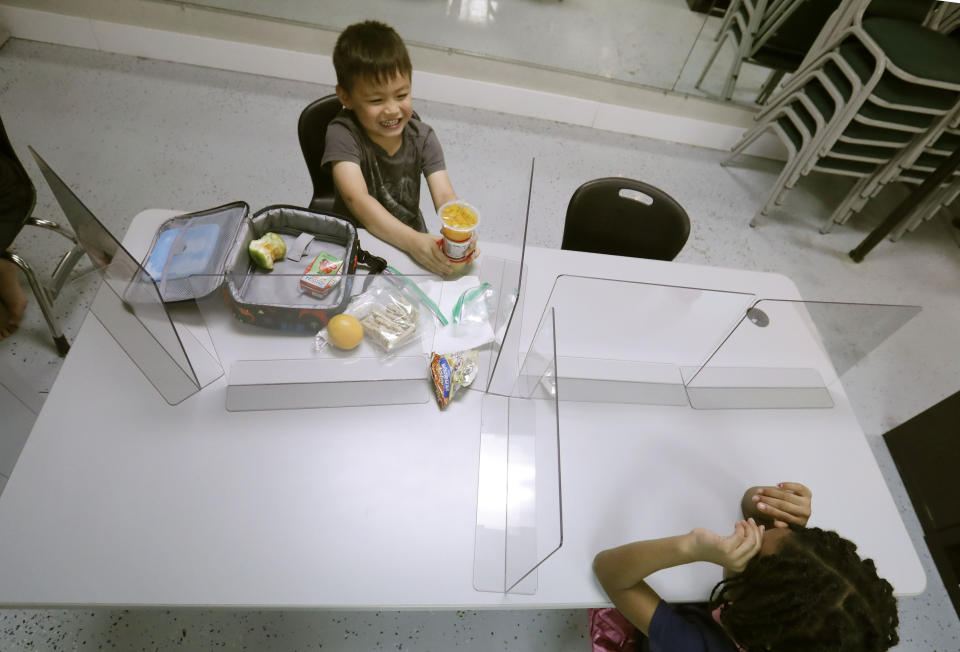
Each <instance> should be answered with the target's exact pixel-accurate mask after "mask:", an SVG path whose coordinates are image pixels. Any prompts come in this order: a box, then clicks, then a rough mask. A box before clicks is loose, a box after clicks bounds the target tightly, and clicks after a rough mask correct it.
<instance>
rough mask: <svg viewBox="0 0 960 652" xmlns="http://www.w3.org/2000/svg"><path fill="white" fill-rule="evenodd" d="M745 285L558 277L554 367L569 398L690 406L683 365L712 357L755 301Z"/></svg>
mask: <svg viewBox="0 0 960 652" xmlns="http://www.w3.org/2000/svg"><path fill="white" fill-rule="evenodd" d="M753 301H754V295H752V294H750V293H746V292H723V291H716V290H704V289H699V288H689V287H680V286H670V285H658V284H653V283H640V282H633V281H621V280H615V279H604V278H592V277H586V276H560V277H558V278H557V280H556V282H555V283H554V286H553V289H552V291H551V293H550V297H549V299H548V301H547V308H546V310H548V311H549V310H551V309H553V310H555V311H556V313H557V343H558V358H557V373H558V374H559V375H560V378H562V379H563V396H564V400H565V401H582V402H599V403H637V404H649V405H687V396H686V392H685V390H684V382H683V376H682V373H681V369H682V368H683V367H684V366H690V365H693V366H696V367H699V366H700V365H702V364H703V363H704V362H706V361H707V359H708V358H709V356H710V355H711V354H712V353H713V352H714V351H715V350H716V349H717V347H718V346H719V345H720V343H721V342H723V341H724V339H725V338H726V337H727V336H728V334H729V333H730V331H731V329H733V328H734V327H735V326H736V325H737V324H738V323H739V321H740V319H741V318H742V316H743V314H744V312H745V311H746V309H747V308H748V307H749V306H750V305H751V304H752V303H753Z"/></svg>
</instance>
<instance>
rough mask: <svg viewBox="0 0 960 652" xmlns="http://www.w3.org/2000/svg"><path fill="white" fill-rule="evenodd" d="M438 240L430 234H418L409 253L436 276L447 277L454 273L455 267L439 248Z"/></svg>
mask: <svg viewBox="0 0 960 652" xmlns="http://www.w3.org/2000/svg"><path fill="white" fill-rule="evenodd" d="M438 240H439V238H438V237H437V236H435V235H431V234H430V233H416V234H414V236H413V240H412V242H411V245H410V248H409V249H407V253H408V254H410V255H411V256H413V259H414V260H416V261H417V262H418V263H420V264H421V265H423V266H424V267H426V268H427V269H428V270H429V271H431V272H433V273H434V274H439V275H440V276H446V275H447V274H449V273H450V272H452V271H453V265H451V264H450V260H449V259H448V258H447V255H446V254H445V253H443V249H441V248H440V246H438V244H437V242H438Z"/></svg>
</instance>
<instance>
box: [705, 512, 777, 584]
mask: <svg viewBox="0 0 960 652" xmlns="http://www.w3.org/2000/svg"><path fill="white" fill-rule="evenodd" d="M763 532H764V526H762V525H757V523H756V521H754V520H753V519H752V518H751V519H748V520H746V521H737V523H736V525H734V528H733V534H731V535H729V536H725V537H724V536H720V535H719V534H717V533H716V532H711V531H710V530H707V529H706V528H697V529H695V530H693V531H692V532H690V537H691V540H692V547H693V556H694V557H695V558H696V559H698V560H701V561H709V562H713V563H714V564H719V565H720V566H723V567H724V568H725V569H727V570H728V571H730V572H731V573H740V572H742V571H743V569H744V568H746V567H747V562H749V561H750V560H751V559H753V557H754V556H755V555H756V554H757V553H758V552H760V544H762V543H763Z"/></svg>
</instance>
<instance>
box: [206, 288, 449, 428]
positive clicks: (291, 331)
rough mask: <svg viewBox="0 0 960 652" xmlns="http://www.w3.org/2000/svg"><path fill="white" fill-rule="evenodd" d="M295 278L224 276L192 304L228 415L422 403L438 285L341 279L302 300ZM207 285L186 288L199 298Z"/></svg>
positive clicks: (427, 395) (427, 396) (305, 294)
mask: <svg viewBox="0 0 960 652" xmlns="http://www.w3.org/2000/svg"><path fill="white" fill-rule="evenodd" d="M301 278H302V275H299V274H276V273H274V272H267V271H264V270H253V271H250V272H249V273H244V274H236V275H233V276H230V275H228V276H227V277H226V278H224V282H223V284H222V285H221V286H220V287H219V289H218V290H217V291H215V292H213V293H212V294H209V295H207V296H206V297H203V298H201V299H198V300H197V304H198V305H199V307H200V312H201V314H202V315H203V319H204V322H205V324H206V327H207V330H208V332H209V333H210V335H211V338H212V341H213V346H214V348H215V349H216V352H217V355H218V357H219V358H220V361H221V364H222V365H223V367H224V368H225V369H226V370H227V397H226V408H227V409H228V410H230V411H244V410H270V409H294V408H311V407H345V406H362V405H390V404H401V403H424V402H426V401H428V400H429V399H430V396H431V389H430V384H429V382H428V380H427V378H428V360H429V354H430V352H431V350H432V344H433V340H434V337H435V331H436V328H437V327H438V325H439V322H438V321H437V317H436V316H435V313H434V312H433V310H432V308H431V306H437V302H438V300H439V298H440V295H441V293H442V288H443V281H442V279H441V278H440V277H437V276H433V275H419V276H415V275H404V276H396V275H389V274H377V275H368V274H345V275H340V276H338V277H336V278H337V279H338V280H337V281H336V282H335V285H333V286H332V287H331V288H329V289H328V290H327V291H326V292H323V293H321V294H311V293H310V292H307V291H305V290H304V289H303V288H302V287H301V285H300V281H301ZM210 281H211V279H208V278H204V277H202V276H193V277H191V278H190V282H191V283H192V284H194V285H195V286H196V287H197V288H203V287H210ZM338 315H346V316H349V317H352V319H337V316H338ZM328 326H331V327H328ZM318 334H319V335H318Z"/></svg>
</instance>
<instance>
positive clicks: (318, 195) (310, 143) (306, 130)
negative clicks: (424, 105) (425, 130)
mask: <svg viewBox="0 0 960 652" xmlns="http://www.w3.org/2000/svg"><path fill="white" fill-rule="evenodd" d="M341 108H343V105H342V104H341V103H340V99H339V98H338V97H337V96H336V94H333V95H327V96H325V97H321V98H320V99H319V100H314V101H313V102H311V103H310V104H309V105H308V106H307V108H305V109H304V110H303V111H302V112H301V113H300V121H299V122H298V124H297V134H298V135H299V136H300V149H301V150H302V151H303V159H304V160H305V161H306V162H307V170H309V171H310V179H311V180H312V181H313V198H312V199H311V200H310V205H309V206H308V208H309V209H310V210H312V211H317V212H320V213H332V212H333V172H332V171H331V169H330V166H329V165H320V161H322V160H323V150H324V148H325V147H326V144H327V125H329V124H330V121H331V120H333V119H334V118H335V117H336V116H337V114H338V113H339V112H340V109H341ZM413 117H414V118H416V119H417V120H419V119H420V116H419V115H417V112H416V111H414V112H413Z"/></svg>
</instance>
